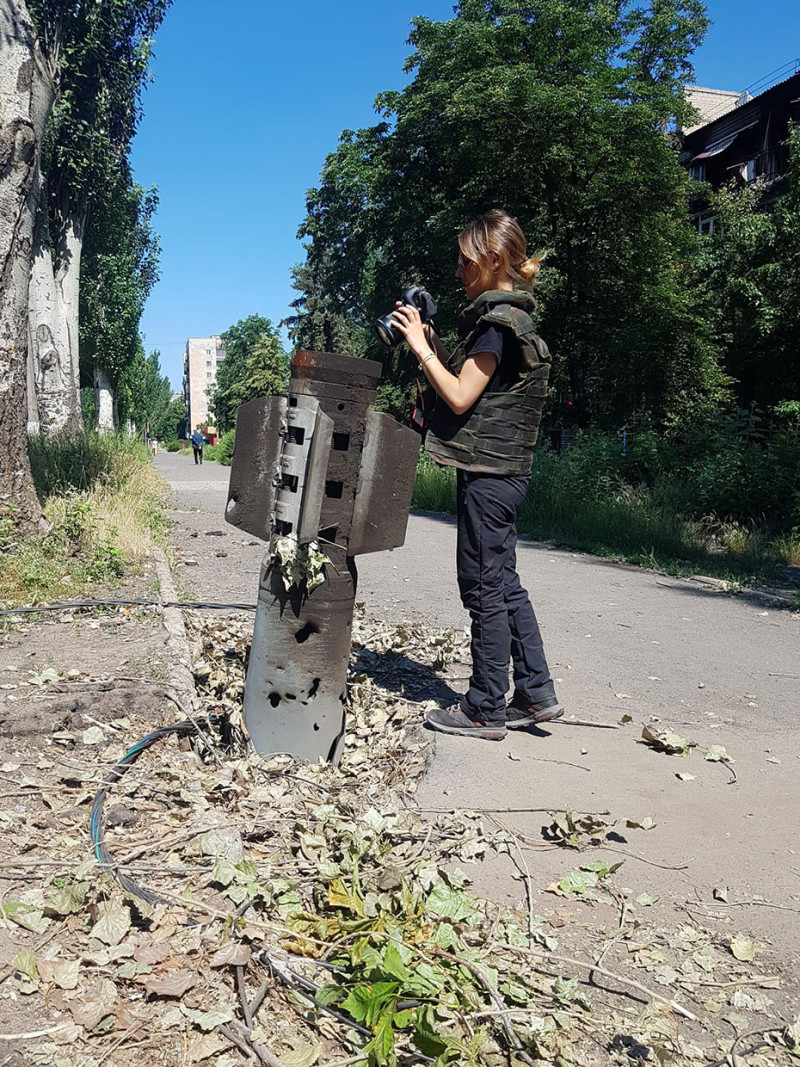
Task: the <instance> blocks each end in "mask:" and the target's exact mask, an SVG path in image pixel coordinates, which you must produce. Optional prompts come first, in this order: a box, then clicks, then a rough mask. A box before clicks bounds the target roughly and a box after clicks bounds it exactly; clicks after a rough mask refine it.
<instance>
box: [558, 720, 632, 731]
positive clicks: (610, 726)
mask: <svg viewBox="0 0 800 1067" xmlns="http://www.w3.org/2000/svg"><path fill="white" fill-rule="evenodd" d="M547 725H548V726H550V725H553V726H592V727H594V729H596V730H619V723H618V722H593V721H592V720H591V719H553V721H552V724H551V723H548V724H547Z"/></svg>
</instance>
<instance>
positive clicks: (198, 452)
mask: <svg viewBox="0 0 800 1067" xmlns="http://www.w3.org/2000/svg"><path fill="white" fill-rule="evenodd" d="M192 451H193V452H194V461H195V463H198V462H199V463H202V462H203V446H202V445H199V446H198V445H192Z"/></svg>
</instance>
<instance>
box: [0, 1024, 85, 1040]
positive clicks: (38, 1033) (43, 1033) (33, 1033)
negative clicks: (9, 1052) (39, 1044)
mask: <svg viewBox="0 0 800 1067" xmlns="http://www.w3.org/2000/svg"><path fill="white" fill-rule="evenodd" d="M74 1025H75V1024H74V1023H59V1025H58V1026H51V1027H50V1028H49V1029H47V1030H29V1031H28V1033H27V1034H0V1041H32V1040H33V1039H34V1038H35V1037H48V1036H49V1035H50V1034H57V1033H58V1032H59V1030H66V1029H67V1028H68V1027H70V1026H74Z"/></svg>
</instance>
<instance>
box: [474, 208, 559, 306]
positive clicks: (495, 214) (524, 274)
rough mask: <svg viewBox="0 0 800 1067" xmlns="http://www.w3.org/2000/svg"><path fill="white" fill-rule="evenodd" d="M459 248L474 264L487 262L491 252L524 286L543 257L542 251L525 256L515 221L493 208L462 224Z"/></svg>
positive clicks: (525, 250)
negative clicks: (463, 225)
mask: <svg viewBox="0 0 800 1067" xmlns="http://www.w3.org/2000/svg"><path fill="white" fill-rule="evenodd" d="M458 247H459V249H460V250H461V254H462V255H463V256H464V257H465V258H466V259H469V260H471V261H472V262H473V263H478V264H482V263H486V261H487V260H489V259H491V255H492V253H494V254H495V255H498V256H499V257H500V262H501V263H502V265H503V268H504V270H505V271H506V273H507V274H508V275H509V277H510V278H513V280H514V281H515V282H518V283H519V284H520V285H523V286H526V287H530V286H532V285H533V283H534V281H535V280H536V276H537V274H538V273H539V268H540V266H541V263H542V260H543V259H544V256H545V253H543V252H539V253H537V254H536V255H535V256H528V252H527V248H526V245H525V234H524V233H523V232H522V230H521V229H520V225H519V223H518V222H517V220H516V219H512V217H511V216H510V215H507V214H506V213H505V211H497V210H496V209H492V210H491V211H487V212H485V213H484V214H483V215H478V217H477V218H476V219H473V220H472V222H470V223H469V224H468V225H467V226H465V227H464V229H463V230H462V231H461V233H460V234H459V238H458Z"/></svg>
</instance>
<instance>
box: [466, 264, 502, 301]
mask: <svg viewBox="0 0 800 1067" xmlns="http://www.w3.org/2000/svg"><path fill="white" fill-rule="evenodd" d="M456 278H459V279H460V280H461V282H462V284H463V286H464V289H465V292H466V297H467V300H475V299H476V298H477V297H479V296H480V295H481V293H485V292H486V291H487V290H489V289H495V288H496V287H497V286H496V281H497V271H496V270H495V269H494V267H493V265H492V263H490V262H485V263H482V264H481V263H476V262H475V261H474V260H473V259H467V257H466V256H465V255H464V253H463V252H459V254H458V268H457V269H456Z"/></svg>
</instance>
